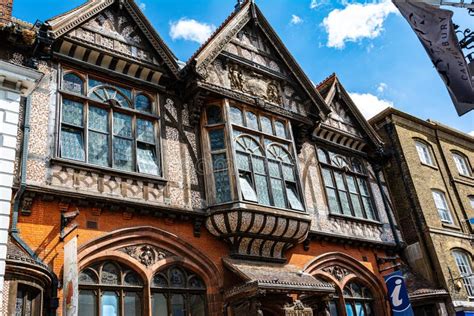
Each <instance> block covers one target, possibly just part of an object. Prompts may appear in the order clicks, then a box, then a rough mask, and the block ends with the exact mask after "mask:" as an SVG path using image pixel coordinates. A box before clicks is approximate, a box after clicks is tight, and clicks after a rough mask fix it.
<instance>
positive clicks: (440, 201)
mask: <svg viewBox="0 0 474 316" xmlns="http://www.w3.org/2000/svg"><path fill="white" fill-rule="evenodd" d="M431 193H432V195H433V201H434V203H435V206H436V209H437V210H438V215H439V217H440V219H441V222H443V223H447V224H453V217H452V215H451V211H450V209H449V206H448V201H447V200H446V195H445V194H444V192H443V191H440V190H431Z"/></svg>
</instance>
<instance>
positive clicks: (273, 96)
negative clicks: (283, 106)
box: [267, 81, 281, 104]
mask: <svg viewBox="0 0 474 316" xmlns="http://www.w3.org/2000/svg"><path fill="white" fill-rule="evenodd" d="M267 99H268V101H270V102H273V103H277V104H280V103H281V97H280V91H279V89H278V84H277V82H275V81H272V82H270V83H269V84H268V86H267Z"/></svg>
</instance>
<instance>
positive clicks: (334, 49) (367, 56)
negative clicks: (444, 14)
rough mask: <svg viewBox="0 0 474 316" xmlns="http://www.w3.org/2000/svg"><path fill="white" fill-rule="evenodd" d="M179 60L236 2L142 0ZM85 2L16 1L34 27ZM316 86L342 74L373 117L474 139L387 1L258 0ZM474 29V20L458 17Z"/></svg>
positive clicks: (473, 125)
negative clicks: (392, 115) (397, 117)
mask: <svg viewBox="0 0 474 316" xmlns="http://www.w3.org/2000/svg"><path fill="white" fill-rule="evenodd" d="M136 1H137V3H139V5H140V6H141V7H142V8H143V10H144V13H145V15H146V16H147V17H148V19H149V20H150V21H151V22H152V24H153V25H154V26H155V28H156V30H157V31H158V33H159V34H160V35H161V36H162V38H163V39H164V40H165V42H166V43H167V44H168V46H169V47H170V48H171V50H172V51H173V52H174V53H175V55H176V56H177V57H178V58H179V59H180V60H183V61H186V60H187V59H188V58H189V57H190V56H191V55H192V53H193V52H194V51H195V50H196V49H197V48H198V47H199V46H200V44H199V42H200V41H203V40H204V39H205V38H206V37H207V35H208V34H209V32H210V31H212V30H213V28H215V27H216V26H218V25H220V24H221V23H222V21H224V19H225V18H226V17H227V16H228V15H229V14H230V12H231V11H232V10H233V8H234V5H235V3H236V1H235V0H193V1H186V0H182V1H178V0H136ZM83 2H84V1H81V0H69V1H64V0H14V9H13V15H14V16H15V17H17V18H19V19H22V20H25V21H29V22H34V21H36V20H37V19H39V20H42V21H44V20H47V19H48V18H50V17H52V16H54V15H56V14H60V13H63V12H65V11H67V10H69V9H71V8H74V7H75V6H77V5H80V4H81V3H83ZM256 2H257V4H258V6H259V7H260V9H261V10H262V11H263V13H264V15H265V16H266V18H267V19H268V20H269V22H270V23H271V24H272V26H273V27H274V28H275V30H276V32H277V33H278V34H279V35H280V37H281V39H282V40H283V42H284V43H285V44H286V45H287V47H288V49H289V50H290V52H291V53H292V54H293V55H294V57H295V58H296V60H297V61H298V62H299V63H300V65H301V66H302V68H303V69H304V70H305V71H306V73H307V74H308V76H309V77H310V79H311V80H312V81H313V82H314V83H318V82H320V81H321V80H323V79H324V78H325V77H327V76H328V75H330V74H331V73H332V72H336V73H337V74H338V76H339V78H340V80H341V81H342V83H343V84H344V86H345V87H346V90H347V91H349V92H350V93H351V96H352V97H353V99H354V101H355V103H356V104H357V105H358V106H359V108H361V110H362V112H363V113H364V114H365V115H367V116H370V115H373V114H374V113H376V112H377V111H379V110H380V109H382V108H383V107H384V106H386V105H393V106H395V107H396V108H398V109H400V110H402V111H405V112H408V113H410V114H413V115H415V116H417V117H420V118H422V119H427V118H431V119H433V120H436V121H439V122H442V123H444V124H447V125H450V126H452V127H455V128H457V129H459V130H461V131H464V132H468V133H469V132H474V111H471V112H470V113H468V114H465V115H464V116H462V117H458V115H457V113H456V111H455V109H454V106H453V104H452V102H451V100H450V98H449V95H448V93H447V91H446V89H445V87H444V84H443V83H442V81H441V79H440V77H439V75H438V74H437V72H436V71H435V69H434V68H433V65H432V64H431V62H430V60H429V58H428V56H427V55H426V53H425V51H424V49H423V47H422V46H421V44H420V42H419V41H418V39H417V38H416V36H415V34H414V33H413V31H412V30H411V29H410V27H409V26H408V24H407V22H406V21H405V20H404V19H403V18H402V17H401V15H399V14H398V13H397V12H396V10H394V9H393V7H392V6H391V4H390V3H388V2H387V1H386V0H385V1H383V0H382V2H375V1H370V2H368V1H366V2H363V1H347V0H342V1H330V0H316V1H315V0H256ZM453 20H454V22H455V23H457V24H460V25H461V26H464V27H465V28H466V27H470V28H471V29H472V28H474V17H470V16H469V15H468V14H467V10H464V9H457V10H455V15H454V18H453Z"/></svg>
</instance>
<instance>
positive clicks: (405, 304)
mask: <svg viewBox="0 0 474 316" xmlns="http://www.w3.org/2000/svg"><path fill="white" fill-rule="evenodd" d="M384 279H385V284H386V285H387V291H388V299H389V301H390V306H391V307H392V313H393V315H394V316H413V309H412V308H411V304H410V299H409V298H408V291H407V288H406V286H405V280H404V279H403V276H402V273H401V272H400V271H395V272H393V273H391V274H389V275H387V276H385V277H384Z"/></svg>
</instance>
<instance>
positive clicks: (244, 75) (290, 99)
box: [206, 59, 305, 114]
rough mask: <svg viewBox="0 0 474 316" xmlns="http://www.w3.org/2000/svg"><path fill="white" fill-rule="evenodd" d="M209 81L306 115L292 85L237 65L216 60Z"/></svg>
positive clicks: (211, 68) (211, 67)
mask: <svg viewBox="0 0 474 316" xmlns="http://www.w3.org/2000/svg"><path fill="white" fill-rule="evenodd" d="M208 74H209V75H208V77H207V79H206V80H207V81H208V82H209V83H211V84H214V85H218V86H222V87H225V88H227V89H231V90H234V91H239V92H242V93H245V94H248V95H250V96H254V97H257V98H261V99H263V100H264V101H266V102H268V103H272V104H274V105H276V106H279V107H283V108H284V109H286V110H289V111H292V112H295V113H299V114H304V113H305V110H304V106H303V104H302V102H303V100H302V98H301V96H300V93H298V92H297V91H296V89H295V88H294V87H292V85H290V84H289V83H288V82H285V81H282V80H276V79H274V78H271V77H268V76H264V75H262V74H261V73H258V72H255V71H253V70H251V69H249V68H245V67H242V66H240V65H238V64H235V63H230V62H229V63H224V62H223V61H222V60H220V59H216V60H215V61H214V62H213V63H212V64H211V65H210V67H209V69H208Z"/></svg>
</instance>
